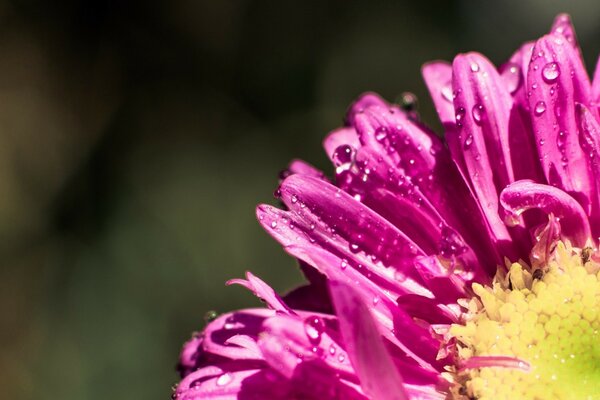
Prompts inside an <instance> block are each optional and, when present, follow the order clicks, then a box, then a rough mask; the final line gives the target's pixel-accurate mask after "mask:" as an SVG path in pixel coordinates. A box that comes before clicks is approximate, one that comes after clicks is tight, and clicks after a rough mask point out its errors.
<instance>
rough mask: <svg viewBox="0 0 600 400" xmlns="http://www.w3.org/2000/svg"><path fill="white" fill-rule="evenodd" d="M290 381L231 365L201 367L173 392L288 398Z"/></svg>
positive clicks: (193, 398)
mask: <svg viewBox="0 0 600 400" xmlns="http://www.w3.org/2000/svg"><path fill="white" fill-rule="evenodd" d="M292 395H293V386H292V385H291V384H290V382H288V381H286V380H284V379H282V378H281V377H279V376H278V375H277V374H276V373H275V372H273V371H270V370H264V369H252V368H250V369H244V368H241V369H240V367H239V366H236V365H235V364H232V365H230V366H221V367H216V366H208V367H204V368H201V369H199V370H197V371H195V372H193V373H192V374H190V375H188V376H187V377H186V378H185V379H184V380H182V381H181V382H180V383H179V385H178V386H177V389H176V391H175V393H174V395H173V399H176V400H206V399H208V400H240V399H244V400H245V399H247V400H261V399H265V398H268V399H273V400H289V399H291V398H294V397H292Z"/></svg>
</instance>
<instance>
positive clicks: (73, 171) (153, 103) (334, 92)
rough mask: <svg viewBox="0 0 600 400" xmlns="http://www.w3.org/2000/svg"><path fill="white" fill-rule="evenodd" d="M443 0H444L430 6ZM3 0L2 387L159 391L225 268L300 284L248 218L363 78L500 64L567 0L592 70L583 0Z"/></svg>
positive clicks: (77, 394)
mask: <svg viewBox="0 0 600 400" xmlns="http://www.w3.org/2000/svg"><path fill="white" fill-rule="evenodd" d="M438 3H439V4H438ZM497 3H500V2H475V1H446V2H426V1H412V2H400V1H379V2H378V1H370V2H366V1H365V2H349V1H306V0H304V1H266V0H265V1H241V0H240V1H235V0H214V1H197V0H187V1H185V0H177V1H160V2H159V1H154V2H151V1H137V2H136V1H129V2H128V1H99V0H98V1H87V2H85V1H75V0H72V1H55V2H50V1H42V0H28V1H11V2H0V263H1V265H0V392H1V395H0V396H1V397H2V398H5V399H12V400H20V399H62V400H70V399H73V400H75V399H90V400H95V399H98V400H100V399H102V400H104V399H113V400H116V399H167V398H168V397H169V395H170V387H171V385H172V384H173V383H174V382H176V380H177V376H176V374H175V371H174V365H175V362H176V359H177V355H178V352H179V349H180V346H181V344H182V343H183V341H184V340H185V339H187V338H188V337H189V334H190V332H191V331H193V330H196V329H200V328H201V327H202V325H203V323H204V322H203V319H204V315H205V313H206V312H207V311H209V310H216V311H219V312H224V311H227V310H230V309H233V308H239V307H243V306H245V305H256V304H258V302H257V301H256V300H255V299H254V298H253V296H251V295H250V294H248V293H247V292H246V291H245V290H244V289H242V288H239V287H231V288H226V287H224V281H225V280H227V279H229V278H232V277H241V276H242V274H243V272H244V271H245V270H248V269H250V270H252V271H253V272H255V273H256V274H257V275H258V276H259V277H262V278H264V279H265V280H267V281H268V282H270V283H271V284H272V285H273V287H274V288H275V289H277V290H279V291H285V290H287V289H289V288H291V287H292V286H293V285H294V284H296V283H298V282H299V281H300V279H301V278H300V274H299V273H298V272H297V270H296V268H295V266H294V262H293V260H292V259H290V258H288V257H286V256H285V255H284V253H283V251H282V250H280V249H279V247H278V245H277V244H276V243H275V242H274V241H272V240H271V239H269V238H268V237H267V235H266V234H265V233H264V232H262V230H261V229H260V227H259V226H258V224H257V222H256V221H255V217H254V206H255V205H256V204H257V203H259V202H271V201H272V196H271V193H272V192H273V189H274V188H275V186H276V183H277V173H278V171H279V170H281V169H282V168H283V167H284V166H285V165H286V164H287V162H288V161H289V160H290V159H291V158H293V157H301V158H304V159H306V160H308V161H310V162H312V163H313V164H315V165H317V166H319V167H321V168H324V169H325V171H327V173H330V172H331V168H330V167H328V165H327V162H326V157H325V155H324V154H323V152H322V151H321V147H320V143H321V140H322V138H323V137H324V135H325V134H326V133H327V132H328V131H329V130H331V129H333V128H335V127H336V126H337V125H339V124H340V122H341V118H342V116H343V114H344V110H345V108H346V107H347V105H348V104H349V103H350V102H351V101H352V99H353V98H354V97H356V96H357V95H358V94H359V93H361V92H363V91H366V90H374V91H377V92H379V93H381V94H382V95H383V96H385V97H386V98H387V99H389V100H394V98H396V97H397V96H398V95H399V94H400V93H402V92H403V91H412V92H414V93H416V94H417V96H418V97H419V99H420V111H421V114H422V116H423V119H425V120H428V121H431V122H432V123H434V124H436V125H435V126H436V127H437V126H438V125H437V121H436V119H435V116H434V114H433V111H432V107H431V105H430V103H429V99H428V97H427V95H426V94H425V92H424V90H425V88H424V85H423V83H422V82H421V78H420V66H421V64H423V63H424V62H426V61H428V60H432V59H451V57H452V56H453V55H454V54H456V53H457V52H462V51H468V50H478V51H481V52H484V53H485V54H487V55H488V56H489V57H490V58H491V59H492V60H493V61H494V62H496V63H501V62H502V61H503V60H505V59H506V58H508V57H509V56H510V54H511V52H512V51H513V50H514V49H516V48H517V46H519V45H520V44H521V43H522V42H523V41H525V40H529V39H533V38H535V37H536V36H539V35H541V34H542V33H544V32H545V31H546V30H547V29H548V27H549V26H550V24H551V22H552V19H553V17H554V15H555V14H556V13H557V12H559V11H569V12H571V14H572V15H573V18H574V20H575V24H576V27H577V31H578V34H579V38H580V41H581V44H582V47H583V50H584V53H585V54H586V57H588V58H587V63H588V67H589V68H591V67H593V66H594V65H595V57H596V54H597V53H598V51H599V49H600V40H599V39H600V3H599V2H597V1H593V0H590V1H580V2H573V1H570V2H567V1H565V2H559V1H547V0H538V1H532V0H530V1H516V0H514V1H505V2H502V4H497Z"/></svg>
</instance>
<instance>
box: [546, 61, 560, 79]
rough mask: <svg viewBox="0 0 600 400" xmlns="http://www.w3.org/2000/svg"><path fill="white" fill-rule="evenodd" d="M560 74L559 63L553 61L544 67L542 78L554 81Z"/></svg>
mask: <svg viewBox="0 0 600 400" xmlns="http://www.w3.org/2000/svg"><path fill="white" fill-rule="evenodd" d="M559 76H560V67H559V66H558V64H557V63H555V62H551V63H548V64H546V65H544V68H542V78H544V81H545V82H546V83H553V82H554V81H556V79H557V78H558V77H559Z"/></svg>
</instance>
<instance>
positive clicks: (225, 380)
mask: <svg viewBox="0 0 600 400" xmlns="http://www.w3.org/2000/svg"><path fill="white" fill-rule="evenodd" d="M232 380H233V377H232V376H231V373H229V372H225V373H224V374H223V375H221V376H219V377H218V378H217V386H225V385H227V384H229V383H230V382H231V381H232Z"/></svg>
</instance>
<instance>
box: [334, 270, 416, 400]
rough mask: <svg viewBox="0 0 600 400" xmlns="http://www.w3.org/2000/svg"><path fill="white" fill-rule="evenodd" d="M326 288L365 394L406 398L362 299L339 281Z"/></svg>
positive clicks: (387, 399)
mask: <svg viewBox="0 0 600 400" xmlns="http://www.w3.org/2000/svg"><path fill="white" fill-rule="evenodd" d="M329 287H330V291H331V296H332V298H333V303H334V306H335V309H336V311H337V315H338V318H339V323H340V330H341V333H342V337H343V338H344V342H345V343H346V350H347V351H348V356H349V357H350V361H351V362H352V365H353V366H354V369H355V370H356V372H357V374H358V377H359V379H360V383H361V387H362V388H363V390H364V391H365V393H366V394H367V395H368V396H370V397H371V398H373V399H378V400H405V399H408V396H407V394H406V392H405V390H404V387H403V385H402V377H401V376H400V374H399V373H398V371H397V370H396V367H395V366H394V363H393V362H392V359H391V358H390V355H389V353H388V352H387V350H386V349H385V346H384V345H383V342H382V339H381V334H380V333H379V331H378V329H377V325H376V324H375V321H374V320H373V317H372V316H371V314H370V312H369V309H368V308H367V307H366V306H365V304H364V303H363V300H362V298H361V296H360V295H359V294H357V293H356V292H355V291H354V289H353V288H352V287H350V286H349V285H347V284H344V283H341V282H336V281H332V282H330V284H329Z"/></svg>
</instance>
